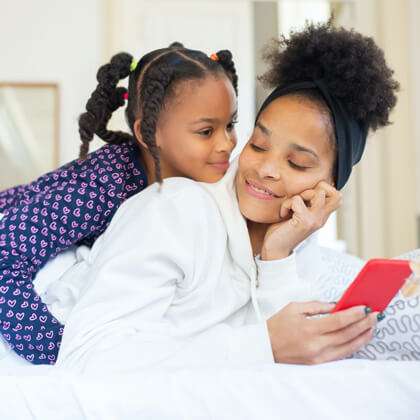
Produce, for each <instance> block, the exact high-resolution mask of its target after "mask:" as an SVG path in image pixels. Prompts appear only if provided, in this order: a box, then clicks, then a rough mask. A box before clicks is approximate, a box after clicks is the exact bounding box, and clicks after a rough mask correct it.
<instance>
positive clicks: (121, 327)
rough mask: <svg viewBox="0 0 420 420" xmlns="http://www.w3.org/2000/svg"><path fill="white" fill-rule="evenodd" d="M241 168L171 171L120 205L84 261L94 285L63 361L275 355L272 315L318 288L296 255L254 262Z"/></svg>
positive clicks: (112, 366) (76, 365)
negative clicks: (199, 177) (192, 175)
mask: <svg viewBox="0 0 420 420" xmlns="http://www.w3.org/2000/svg"><path fill="white" fill-rule="evenodd" d="M235 173H236V165H232V167H231V169H230V170H229V171H228V173H227V174H226V176H225V177H224V178H223V179H222V180H221V181H220V182H219V183H217V184H198V183H196V182H193V181H191V180H187V179H184V178H171V179H167V180H165V181H164V183H163V185H162V187H161V188H160V189H159V186H158V185H156V184H154V185H152V186H150V187H149V188H147V189H146V190H144V191H143V192H142V193H141V194H138V195H136V196H134V197H132V198H130V199H129V200H127V201H126V202H125V203H124V204H123V205H122V206H121V207H120V209H119V210H118V211H117V213H116V215H115V216H114V218H113V220H112V223H111V225H110V226H109V228H108V230H107V231H106V232H105V233H104V234H103V235H102V237H101V238H99V239H98V240H97V242H96V243H95V245H94V246H93V248H92V251H91V253H90V256H89V258H88V261H87V262H86V263H85V267H84V268H83V269H82V270H81V269H80V267H78V271H77V275H83V276H84V277H85V279H86V284H87V287H86V289H85V290H84V292H83V293H82V296H81V298H80V300H79V302H78V303H77V304H76V306H75V308H74V309H73V311H72V312H71V314H70V316H69V318H68V319H67V323H66V326H65V331H64V337H63V341H62V345H61V349H60V353H59V358H58V362H57V365H58V366H65V367H69V368H72V369H75V370H77V371H95V370H96V371H103V370H107V371H109V370H112V371H117V372H121V371H124V370H132V369H133V368H136V367H144V366H150V365H155V364H160V365H196V364H210V363H225V362H227V363H272V362H273V355H272V350H271V344H270V339H269V336H268V331H267V326H266V322H265V319H266V318H267V317H268V316H269V315H271V314H273V313H274V312H276V311H277V310H278V309H280V308H281V307H282V306H284V305H285V304H286V303H288V302H290V301H291V300H301V301H303V300H309V299H311V298H312V296H311V293H312V292H311V290H310V287H309V286H308V283H307V282H305V281H302V280H301V278H300V277H299V276H298V275H297V269H296V260H295V259H296V255H295V253H293V254H292V255H291V256H290V257H288V258H285V259H283V260H279V261H271V262H267V261H265V262H264V261H258V260H257V262H256V261H255V260H254V257H253V254H252V248H251V244H250V240H249V235H248V231H247V226H246V222H245V220H244V218H243V217H242V215H241V213H240V211H239V207H238V203H237V200H236V194H235V189H234V176H235ZM257 277H258V279H257ZM257 284H258V287H257ZM254 309H256V310H257V312H260V313H261V315H260V316H259V314H258V313H257V314H255V311H254Z"/></svg>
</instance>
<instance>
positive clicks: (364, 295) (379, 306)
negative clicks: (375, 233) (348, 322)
mask: <svg viewBox="0 0 420 420" xmlns="http://www.w3.org/2000/svg"><path fill="white" fill-rule="evenodd" d="M409 264H410V261H407V260H387V259H372V260H369V261H368V262H367V263H366V264H365V265H364V267H363V268H362V269H361V271H360V272H359V274H358V275H357V277H356V278H355V279H354V280H353V282H352V283H351V284H350V286H349V287H348V289H347V290H346V291H345V292H344V294H343V296H342V297H341V299H340V300H339V301H338V302H337V304H336V306H335V308H334V309H333V311H332V312H337V311H341V310H343V309H348V308H351V307H352V306H359V305H366V306H368V307H369V308H371V309H372V311H373V312H382V311H384V310H385V308H386V307H387V306H388V304H389V302H391V300H392V298H393V297H394V296H395V295H396V294H397V292H398V290H400V288H401V287H402V286H403V285H404V283H405V281H406V280H407V278H408V277H409V276H410V275H411V272H412V271H411V268H410V266H409Z"/></svg>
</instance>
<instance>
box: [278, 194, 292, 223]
mask: <svg viewBox="0 0 420 420" xmlns="http://www.w3.org/2000/svg"><path fill="white" fill-rule="evenodd" d="M291 212H292V200H291V199H290V198H287V199H286V200H284V201H283V203H282V204H281V207H280V218H281V219H285V218H286V217H288V216H289V215H290V213H291Z"/></svg>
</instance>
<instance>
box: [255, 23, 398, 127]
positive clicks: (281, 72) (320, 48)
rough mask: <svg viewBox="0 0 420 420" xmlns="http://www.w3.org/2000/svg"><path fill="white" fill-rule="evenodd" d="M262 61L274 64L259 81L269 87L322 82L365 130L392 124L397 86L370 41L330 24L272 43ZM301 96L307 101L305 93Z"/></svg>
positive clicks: (292, 34)
mask: <svg viewBox="0 0 420 420" xmlns="http://www.w3.org/2000/svg"><path fill="white" fill-rule="evenodd" d="M263 57H264V59H265V60H266V61H267V62H268V63H269V64H270V68H269V70H268V71H267V73H265V74H264V75H262V76H261V77H260V78H259V80H260V81H262V82H263V84H264V85H265V86H267V87H270V88H275V87H278V86H284V85H288V84H291V83H295V82H301V81H306V80H317V79H322V80H323V81H324V83H325V84H326V85H327V86H328V88H329V91H330V92H331V94H333V95H334V96H335V97H336V98H337V99H339V100H340V101H341V103H342V104H343V105H344V107H345V108H346V110H347V112H348V113H349V114H350V115H352V116H353V117H354V118H355V119H356V120H357V121H359V122H361V123H362V124H363V125H364V126H365V127H367V128H369V129H371V130H373V131H374V130H376V129H377V128H379V127H382V126H386V125H388V124H390V121H389V114H390V111H391V110H392V108H393V107H394V106H395V104H396V102H397V97H396V91H398V89H399V84H398V82H397V81H396V80H395V79H393V73H394V72H393V70H391V69H390V68H389V67H388V65H387V64H386V61H385V58H384V53H383V51H382V50H381V49H380V48H379V47H378V46H377V45H376V43H375V41H374V40H373V39H372V38H370V37H367V36H364V35H362V34H360V33H358V32H355V31H354V30H347V29H344V28H341V27H340V28H335V27H334V26H333V25H332V22H331V20H330V21H329V22H327V23H323V24H307V25H306V27H305V29H304V30H302V31H299V32H291V34H290V37H289V38H285V37H283V38H281V39H280V40H276V41H274V42H273V44H271V45H270V46H268V48H267V49H266V51H265V53H264V54H263ZM299 95H303V96H305V91H302V92H299ZM308 96H310V97H311V96H313V92H312V93H311V92H308ZM318 99H320V100H321V102H322V98H318Z"/></svg>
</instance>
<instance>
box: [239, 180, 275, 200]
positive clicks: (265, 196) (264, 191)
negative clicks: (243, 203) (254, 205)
mask: <svg viewBox="0 0 420 420" xmlns="http://www.w3.org/2000/svg"><path fill="white" fill-rule="evenodd" d="M245 189H246V191H247V193H248V194H250V195H252V196H253V197H256V198H259V199H260V200H274V199H275V198H280V197H279V196H278V195H276V194H274V193H273V191H271V190H270V189H269V188H267V187H264V186H262V185H260V184H258V183H256V182H255V181H250V180H245Z"/></svg>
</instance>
